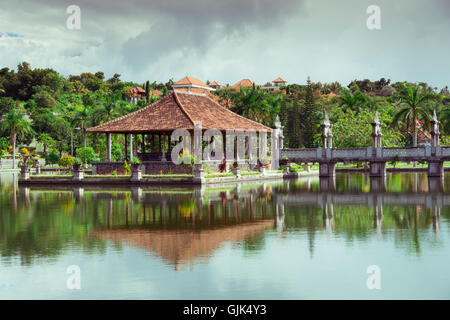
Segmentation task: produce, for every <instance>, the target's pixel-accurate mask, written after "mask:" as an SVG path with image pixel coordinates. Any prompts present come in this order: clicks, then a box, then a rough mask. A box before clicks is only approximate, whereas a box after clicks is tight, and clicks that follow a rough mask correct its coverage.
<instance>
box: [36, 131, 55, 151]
mask: <svg viewBox="0 0 450 320" xmlns="http://www.w3.org/2000/svg"><path fill="white" fill-rule="evenodd" d="M37 141H38V142H40V143H41V144H42V146H43V147H44V154H47V148H49V147H50V148H51V147H53V146H54V145H55V140H53V139H52V137H50V136H49V135H48V134H47V133H41V134H40V135H39V136H38V138H37Z"/></svg>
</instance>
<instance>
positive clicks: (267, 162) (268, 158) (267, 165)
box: [264, 156, 272, 169]
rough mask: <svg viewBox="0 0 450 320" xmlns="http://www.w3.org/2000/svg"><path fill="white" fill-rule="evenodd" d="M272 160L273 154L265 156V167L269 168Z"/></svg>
mask: <svg viewBox="0 0 450 320" xmlns="http://www.w3.org/2000/svg"><path fill="white" fill-rule="evenodd" d="M271 160H272V157H271V156H265V157H264V167H266V168H267V169H270V162H271Z"/></svg>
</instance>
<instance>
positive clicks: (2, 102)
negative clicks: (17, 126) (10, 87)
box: [0, 97, 16, 119]
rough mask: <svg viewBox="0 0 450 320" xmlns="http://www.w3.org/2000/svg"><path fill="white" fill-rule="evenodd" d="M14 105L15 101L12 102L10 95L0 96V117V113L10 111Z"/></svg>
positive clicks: (0, 114) (0, 115) (0, 116)
mask: <svg viewBox="0 0 450 320" xmlns="http://www.w3.org/2000/svg"><path fill="white" fill-rule="evenodd" d="M15 106H16V103H15V102H14V99H12V98H10V97H0V119H1V118H2V115H4V114H7V113H8V112H10V111H11V110H12V109H14V107H15Z"/></svg>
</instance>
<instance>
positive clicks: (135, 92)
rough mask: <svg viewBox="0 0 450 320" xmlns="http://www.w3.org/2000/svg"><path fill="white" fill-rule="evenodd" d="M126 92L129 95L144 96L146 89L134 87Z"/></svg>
mask: <svg viewBox="0 0 450 320" xmlns="http://www.w3.org/2000/svg"><path fill="white" fill-rule="evenodd" d="M125 94H126V95H129V96H142V95H144V96H145V90H144V89H142V88H141V87H134V88H131V89H130V90H128V91H127V92H125Z"/></svg>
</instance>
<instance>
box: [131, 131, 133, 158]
mask: <svg viewBox="0 0 450 320" xmlns="http://www.w3.org/2000/svg"><path fill="white" fill-rule="evenodd" d="M130 161H133V135H132V134H130Z"/></svg>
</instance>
